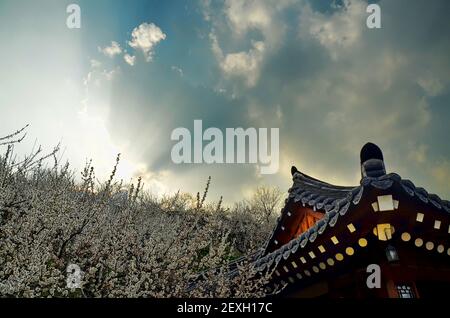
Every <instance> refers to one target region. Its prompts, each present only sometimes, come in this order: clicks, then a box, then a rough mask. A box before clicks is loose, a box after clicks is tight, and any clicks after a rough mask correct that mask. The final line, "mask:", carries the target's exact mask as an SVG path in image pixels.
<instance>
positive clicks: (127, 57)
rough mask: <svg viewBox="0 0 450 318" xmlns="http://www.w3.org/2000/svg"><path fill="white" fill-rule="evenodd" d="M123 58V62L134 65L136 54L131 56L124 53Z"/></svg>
mask: <svg viewBox="0 0 450 318" xmlns="http://www.w3.org/2000/svg"><path fill="white" fill-rule="evenodd" d="M123 59H124V60H125V62H126V63H127V64H129V65H131V66H134V63H135V62H136V56H131V55H130V54H128V53H126V54H125V55H124V56H123Z"/></svg>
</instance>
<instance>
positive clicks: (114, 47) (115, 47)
mask: <svg viewBox="0 0 450 318" xmlns="http://www.w3.org/2000/svg"><path fill="white" fill-rule="evenodd" d="M98 49H99V51H100V52H102V53H103V54H105V55H106V56H108V57H111V58H112V57H114V56H116V55H120V54H122V48H121V47H120V45H119V43H117V42H116V41H112V42H111V45H110V46H107V47H104V48H100V47H99V48H98Z"/></svg>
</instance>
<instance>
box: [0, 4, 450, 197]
mask: <svg viewBox="0 0 450 318" xmlns="http://www.w3.org/2000/svg"><path fill="white" fill-rule="evenodd" d="M370 2H373V1H370ZM5 3H9V4H6V5H4V6H2V10H0V11H1V12H0V17H1V18H3V19H0V24H2V28H0V29H5V30H7V29H12V28H14V29H17V30H19V31H20V32H19V33H18V34H19V35H20V36H18V37H16V38H14V39H12V40H11V39H10V38H9V37H7V34H6V33H5V34H3V35H2V34H0V39H1V40H2V41H3V42H5V43H6V42H8V43H9V47H8V50H6V51H3V52H0V56H3V58H2V59H0V64H2V65H1V68H0V69H1V70H2V71H1V72H0V79H2V80H3V81H2V88H3V89H2V92H1V93H0V105H1V106H0V116H1V117H2V118H3V117H4V118H13V121H6V122H5V124H6V125H7V126H5V127H6V128H4V129H9V130H13V128H17V127H13V126H20V125H21V124H22V121H24V122H25V123H26V122H31V123H32V124H33V125H37V126H36V127H37V128H36V130H35V131H32V132H30V135H33V137H34V136H35V134H36V138H38V139H40V136H41V135H42V134H43V132H46V135H47V136H48V138H47V139H45V141H44V142H45V143H46V144H53V140H54V139H50V138H51V137H52V138H56V137H55V133H54V131H55V128H54V127H53V126H54V125H60V126H57V127H64V129H63V128H60V131H61V132H62V134H63V137H64V138H65V139H64V141H65V143H64V144H65V145H67V147H68V149H72V148H71V147H74V146H73V145H76V146H75V147H76V148H75V150H73V151H72V152H71V153H70V154H71V157H77V158H78V159H80V158H81V160H78V161H81V162H82V163H83V162H84V160H85V158H86V157H88V158H89V157H90V156H93V157H94V161H96V157H97V158H102V159H98V160H97V162H98V163H99V164H100V165H101V168H102V169H104V170H109V168H110V166H109V163H108V162H107V160H106V158H108V157H111V163H112V164H113V163H114V158H115V154H114V152H115V151H116V150H117V151H119V150H120V152H121V153H123V154H124V157H125V156H128V162H127V163H124V164H125V166H126V170H127V171H128V176H133V177H137V176H140V175H142V176H144V179H145V181H146V182H145V183H146V184H147V185H150V186H151V187H152V188H155V189H156V191H163V192H164V191H170V192H174V191H177V190H178V189H180V190H182V191H192V189H194V190H193V191H201V190H202V188H203V187H204V182H205V180H206V179H207V178H208V176H211V177H212V180H213V182H212V188H211V191H210V194H211V198H216V199H218V198H219V197H220V196H221V195H223V196H224V199H225V201H226V202H232V201H234V200H239V199H241V198H242V197H243V196H244V195H245V194H247V193H250V192H251V191H252V189H255V188H256V187H257V186H258V185H260V184H269V185H278V186H280V187H281V188H282V189H287V188H288V187H289V186H290V185H291V176H290V172H289V169H290V166H291V165H293V164H294V165H296V166H297V167H298V168H299V169H300V170H302V171H304V172H305V173H308V174H310V175H313V176H315V177H317V178H320V179H324V180H326V181H329V182H332V183H337V184H353V185H354V184H358V182H359V179H360V171H359V150H360V148H361V146H362V145H363V144H364V143H365V142H367V141H372V142H375V143H377V144H379V145H380V146H381V148H382V150H383V152H384V156H385V161H386V167H387V169H388V171H393V172H397V173H399V174H400V175H402V177H405V178H410V179H411V180H412V181H413V182H414V183H415V184H416V185H420V186H423V187H425V188H426V189H427V190H428V191H430V192H436V193H438V194H440V195H442V196H444V197H446V196H447V197H448V193H449V192H450V183H449V182H448V176H449V173H450V172H449V171H450V169H449V158H450V144H449V143H448V135H449V128H448V119H449V118H450V109H449V107H448V105H449V101H450V72H449V71H448V70H449V69H450V59H449V58H448V56H449V55H450V37H449V36H448V32H449V31H448V30H450V20H449V19H448V17H447V14H446V12H449V10H450V2H449V1H446V0H436V1H433V3H432V4H431V3H429V2H427V1H417V0H415V1H411V0H396V1H386V0H380V1H377V3H378V4H379V5H380V7H381V18H382V28H381V29H368V28H367V27H366V18H367V16H368V13H367V12H366V7H367V4H368V1H363V0H340V1H325V0H298V1H295V0H283V1H276V0H246V1H244V0H224V1H210V0H202V1H201V2H192V3H191V2H189V3H186V4H185V5H179V6H178V5H176V4H173V3H171V2H170V3H169V2H167V3H166V2H161V4H160V5H157V6H154V5H153V3H150V2H148V1H144V0H136V1H135V3H134V6H135V8H134V9H133V10H128V9H125V7H126V6H123V4H122V1H115V2H114V3H109V2H108V4H106V3H105V4H103V2H99V3H98V4H97V2H96V4H95V5H94V4H90V2H89V3H88V2H87V3H86V4H85V6H87V7H86V9H85V12H95V14H94V13H93V16H91V17H89V16H86V17H85V19H86V23H85V24H84V25H85V26H88V25H89V26H91V27H90V29H89V32H87V33H73V32H71V33H70V34H71V35H70V36H68V35H67V32H68V31H67V29H66V28H65V26H64V24H62V26H60V27H59V28H60V29H58V25H59V24H58V23H59V22H58V21H59V20H58V18H57V16H58V12H64V8H62V9H61V8H56V9H55V18H54V20H53V19H45V18H43V17H45V15H46V14H47V10H38V9H39V8H37V9H36V10H37V11H36V10H33V14H39V17H40V18H41V20H42V21H46V22H49V23H50V22H51V21H55V22H54V23H53V24H51V27H50V26H47V25H46V24H45V25H43V26H42V29H39V32H37V31H36V30H35V26H34V24H33V23H31V22H27V21H35V19H31V18H30V19H22V20H20V21H16V20H12V19H10V18H9V17H10V16H12V13H14V12H15V14H16V13H17V14H19V13H20V14H23V12H24V10H23V8H22V7H20V6H18V7H17V8H16V9H14V10H16V11H11V10H13V9H11V8H13V7H15V6H17V4H16V3H17V2H14V1H10V2H8V1H6V2H5ZM199 3H200V7H198V5H199ZM36 7H37V6H36ZM136 10H139V12H142V15H141V14H140V15H139V19H145V20H144V21H158V22H157V24H158V26H156V25H155V24H151V23H144V24H140V23H141V21H143V20H138V21H136V20H135V17H136ZM25 11H27V12H28V10H25ZM35 11H36V12H37V13H35ZM44 11H45V12H44ZM119 18H120V23H119V22H118V21H119ZM5 19H6V20H5ZM4 21H8V22H4ZM98 21H101V23H102V24H101V25H100V22H98ZM19 22H20V23H19ZM22 23H25V24H23V25H22ZM136 26H138V27H136ZM135 27H136V28H135ZM55 30H59V33H60V34H59V35H58V34H55ZM162 30H164V32H163V31H162ZM130 31H131V34H129V33H130ZM166 33H167V35H166ZM80 34H83V36H82V37H81V36H80ZM128 34H129V35H128ZM85 35H86V36H85ZM27 36H29V38H27ZM55 36H56V38H57V39H58V42H61V43H64V44H65V45H64V46H62V45H60V44H59V43H58V45H55ZM77 36H80V37H79V38H77ZM127 37H128V38H127ZM169 37H170V41H163V40H164V39H166V38H167V39H168V38H169ZM23 39H28V40H29V41H31V43H34V46H40V47H41V44H42V43H46V45H45V46H43V47H45V50H46V51H45V54H42V56H45V58H42V60H39V57H40V56H41V55H40V54H39V55H36V56H33V58H32V59H31V58H30V56H29V54H28V55H27V53H26V52H28V51H27V49H26V47H27V46H26V45H25V43H29V42H27V41H23ZM111 39H115V40H116V41H117V42H116V45H114V42H113V43H111V42H110V41H111ZM37 42H39V43H37ZM41 42H42V43H41ZM98 43H102V45H103V44H104V43H111V45H108V48H109V49H108V48H103V49H101V52H102V54H101V55H103V54H104V56H103V57H102V56H99V55H100V54H99V52H98V51H96V48H97V45H98ZM118 43H120V45H119V44H118ZM125 44H127V46H128V45H129V46H130V47H129V48H127V49H128V50H127V51H125V49H124V47H125ZM162 44H164V45H162ZM28 46H29V45H28ZM120 46H122V48H121V47H120ZM156 49H158V59H156V58H155V59H154V60H155V61H153V63H142V65H139V67H124V65H122V64H125V63H128V64H125V65H126V66H128V65H135V66H136V65H137V64H138V63H139V62H138V60H139V58H140V56H141V54H143V55H144V57H145V59H146V60H147V61H150V60H152V57H154V53H155V50H156ZM11 51H13V52H14V53H15V54H14V55H11V53H10V52H11ZM105 55H106V56H113V57H117V56H119V57H120V59H118V58H114V59H110V58H106V57H105ZM48 56H51V57H53V58H51V59H49V58H48ZM2 61H3V63H2ZM6 61H8V62H6ZM9 61H11V62H9ZM56 62H57V63H56ZM24 65H25V66H26V67H24ZM68 66H70V67H68ZM68 70H70V72H69V71H68ZM86 74H89V76H87V77H86ZM83 78H86V84H87V85H86V86H83V85H82V79H83ZM73 83H79V85H80V86H83V87H81V88H78V87H77V85H75V84H73ZM49 87H51V88H52V89H51V90H49V89H48V88H49ZM24 91H27V92H32V93H31V94H28V93H27V94H23V92H24ZM80 92H81V93H80ZM49 105H50V106H49ZM62 105H63V106H62ZM80 109H81V110H82V112H81V113H82V114H83V115H82V116H81V117H80V116H78V115H77V113H79V112H80ZM18 111H20V112H21V114H23V115H21V116H17V115H16V113H17V112H18ZM77 116H78V117H77ZM74 118H78V121H79V123H77V122H78V121H77V122H75V121H74ZM195 119H201V120H202V121H203V123H204V127H205V128H206V127H217V128H219V129H221V130H223V129H225V128H227V127H232V128H236V127H243V128H248V127H255V128H272V127H274V128H279V129H280V170H279V173H278V174H275V175H270V176H261V175H259V174H258V173H257V169H256V167H255V166H254V165H238V164H234V165H214V164H212V165H194V164H192V165H175V164H173V163H172V161H171V159H170V151H171V147H172V146H173V143H172V142H171V140H170V134H171V132H172V131H173V129H175V128H178V127H186V128H188V129H192V128H193V127H192V126H193V121H194V120H195ZM11 122H14V125H13V124H12V123H11ZM75 124H77V125H81V127H82V128H80V126H77V125H75ZM66 127H67V128H66ZM80 136H82V137H80ZM58 138H59V137H58ZM47 141H48V142H47ZM78 145H82V146H83V147H78ZM91 152H92V154H90V153H91ZM95 153H99V154H100V155H96V154H95ZM75 165H76V164H75ZM76 167H79V165H76ZM106 173H108V171H107V172H106ZM99 177H100V174H99ZM106 177H107V175H106ZM127 180H129V179H128V177H125V179H124V181H127Z"/></svg>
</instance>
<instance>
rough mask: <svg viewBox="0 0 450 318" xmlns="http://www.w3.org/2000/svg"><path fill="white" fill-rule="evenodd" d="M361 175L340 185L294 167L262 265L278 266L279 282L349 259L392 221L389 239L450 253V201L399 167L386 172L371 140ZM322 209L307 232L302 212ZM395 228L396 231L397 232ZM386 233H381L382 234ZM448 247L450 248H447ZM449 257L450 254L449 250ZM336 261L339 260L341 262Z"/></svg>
mask: <svg viewBox="0 0 450 318" xmlns="http://www.w3.org/2000/svg"><path fill="white" fill-rule="evenodd" d="M361 172H362V179H361V181H360V185H357V186H349V187H342V186H335V185H332V184H329V183H326V182H323V181H320V180H317V179H314V178H312V177H310V176H308V175H306V174H303V173H301V172H299V171H298V170H297V169H296V168H295V167H293V168H292V174H293V182H294V183H293V186H292V188H291V189H289V196H288V197H287V199H286V201H285V206H284V208H283V209H282V211H281V216H280V217H279V219H278V223H277V225H276V227H275V229H274V231H273V233H272V235H271V237H270V239H269V240H268V242H267V244H266V246H265V249H264V252H263V253H261V256H260V257H259V258H258V259H257V260H256V267H257V269H258V270H259V271H263V270H266V269H268V268H271V269H273V268H274V269H276V271H275V273H276V275H274V277H275V278H274V285H279V283H281V284H282V285H283V284H288V283H294V282H295V283H298V281H299V280H300V281H301V280H304V279H310V278H311V276H314V275H316V274H317V275H318V274H320V273H322V272H325V271H327V270H329V269H330V267H332V266H334V265H338V264H341V263H345V261H344V258H349V257H350V256H352V255H353V254H355V253H357V252H358V251H359V250H361V249H364V247H365V246H367V244H371V242H372V241H374V242H376V241H379V240H378V238H377V236H376V235H374V233H376V229H377V228H378V230H379V231H381V230H383V227H377V226H379V225H384V224H389V225H392V228H391V229H390V230H389V233H388V234H387V235H388V237H387V240H389V241H390V242H392V241H396V242H397V241H398V242H402V243H404V244H413V245H414V244H415V245H416V246H417V247H422V246H424V245H423V240H426V241H428V242H431V243H430V244H427V247H426V248H427V249H428V250H430V247H432V248H431V250H433V249H434V251H436V252H437V253H438V254H441V255H445V254H447V255H450V248H449V247H450V246H449V233H450V202H449V201H446V200H442V199H440V198H439V196H437V195H435V194H429V193H428V192H427V191H426V190H425V189H423V188H420V187H416V186H415V185H414V184H413V183H412V182H411V181H410V180H404V179H402V178H401V177H400V176H399V175H397V174H395V173H390V174H386V173H385V168H384V161H383V156H382V153H381V150H379V148H378V147H377V146H375V145H373V144H366V145H365V146H364V147H363V149H362V151H361ZM304 213H318V214H319V217H318V218H317V222H315V224H314V225H312V226H311V227H310V228H309V229H307V230H306V231H304V232H303V233H299V232H298V231H297V230H296V227H297V226H298V224H299V222H301V220H300V219H299V215H301V214H304ZM394 231H395V232H394ZM381 235H382V233H380V237H381ZM444 251H446V253H444ZM446 257H448V256H446ZM336 261H337V262H336Z"/></svg>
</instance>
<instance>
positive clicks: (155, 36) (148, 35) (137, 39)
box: [128, 23, 166, 62]
mask: <svg viewBox="0 0 450 318" xmlns="http://www.w3.org/2000/svg"><path fill="white" fill-rule="evenodd" d="M165 38H166V34H164V33H163V32H162V30H161V29H160V28H159V27H157V26H156V25H155V24H153V23H150V24H149V23H143V24H141V25H139V26H138V27H136V28H134V30H133V32H132V33H131V41H130V42H128V44H129V45H130V46H131V47H132V48H134V49H136V50H141V51H142V52H143V53H144V56H145V59H146V61H147V62H149V61H151V60H152V58H153V49H154V47H155V46H156V44H158V43H159V42H160V41H162V40H164V39H165Z"/></svg>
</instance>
